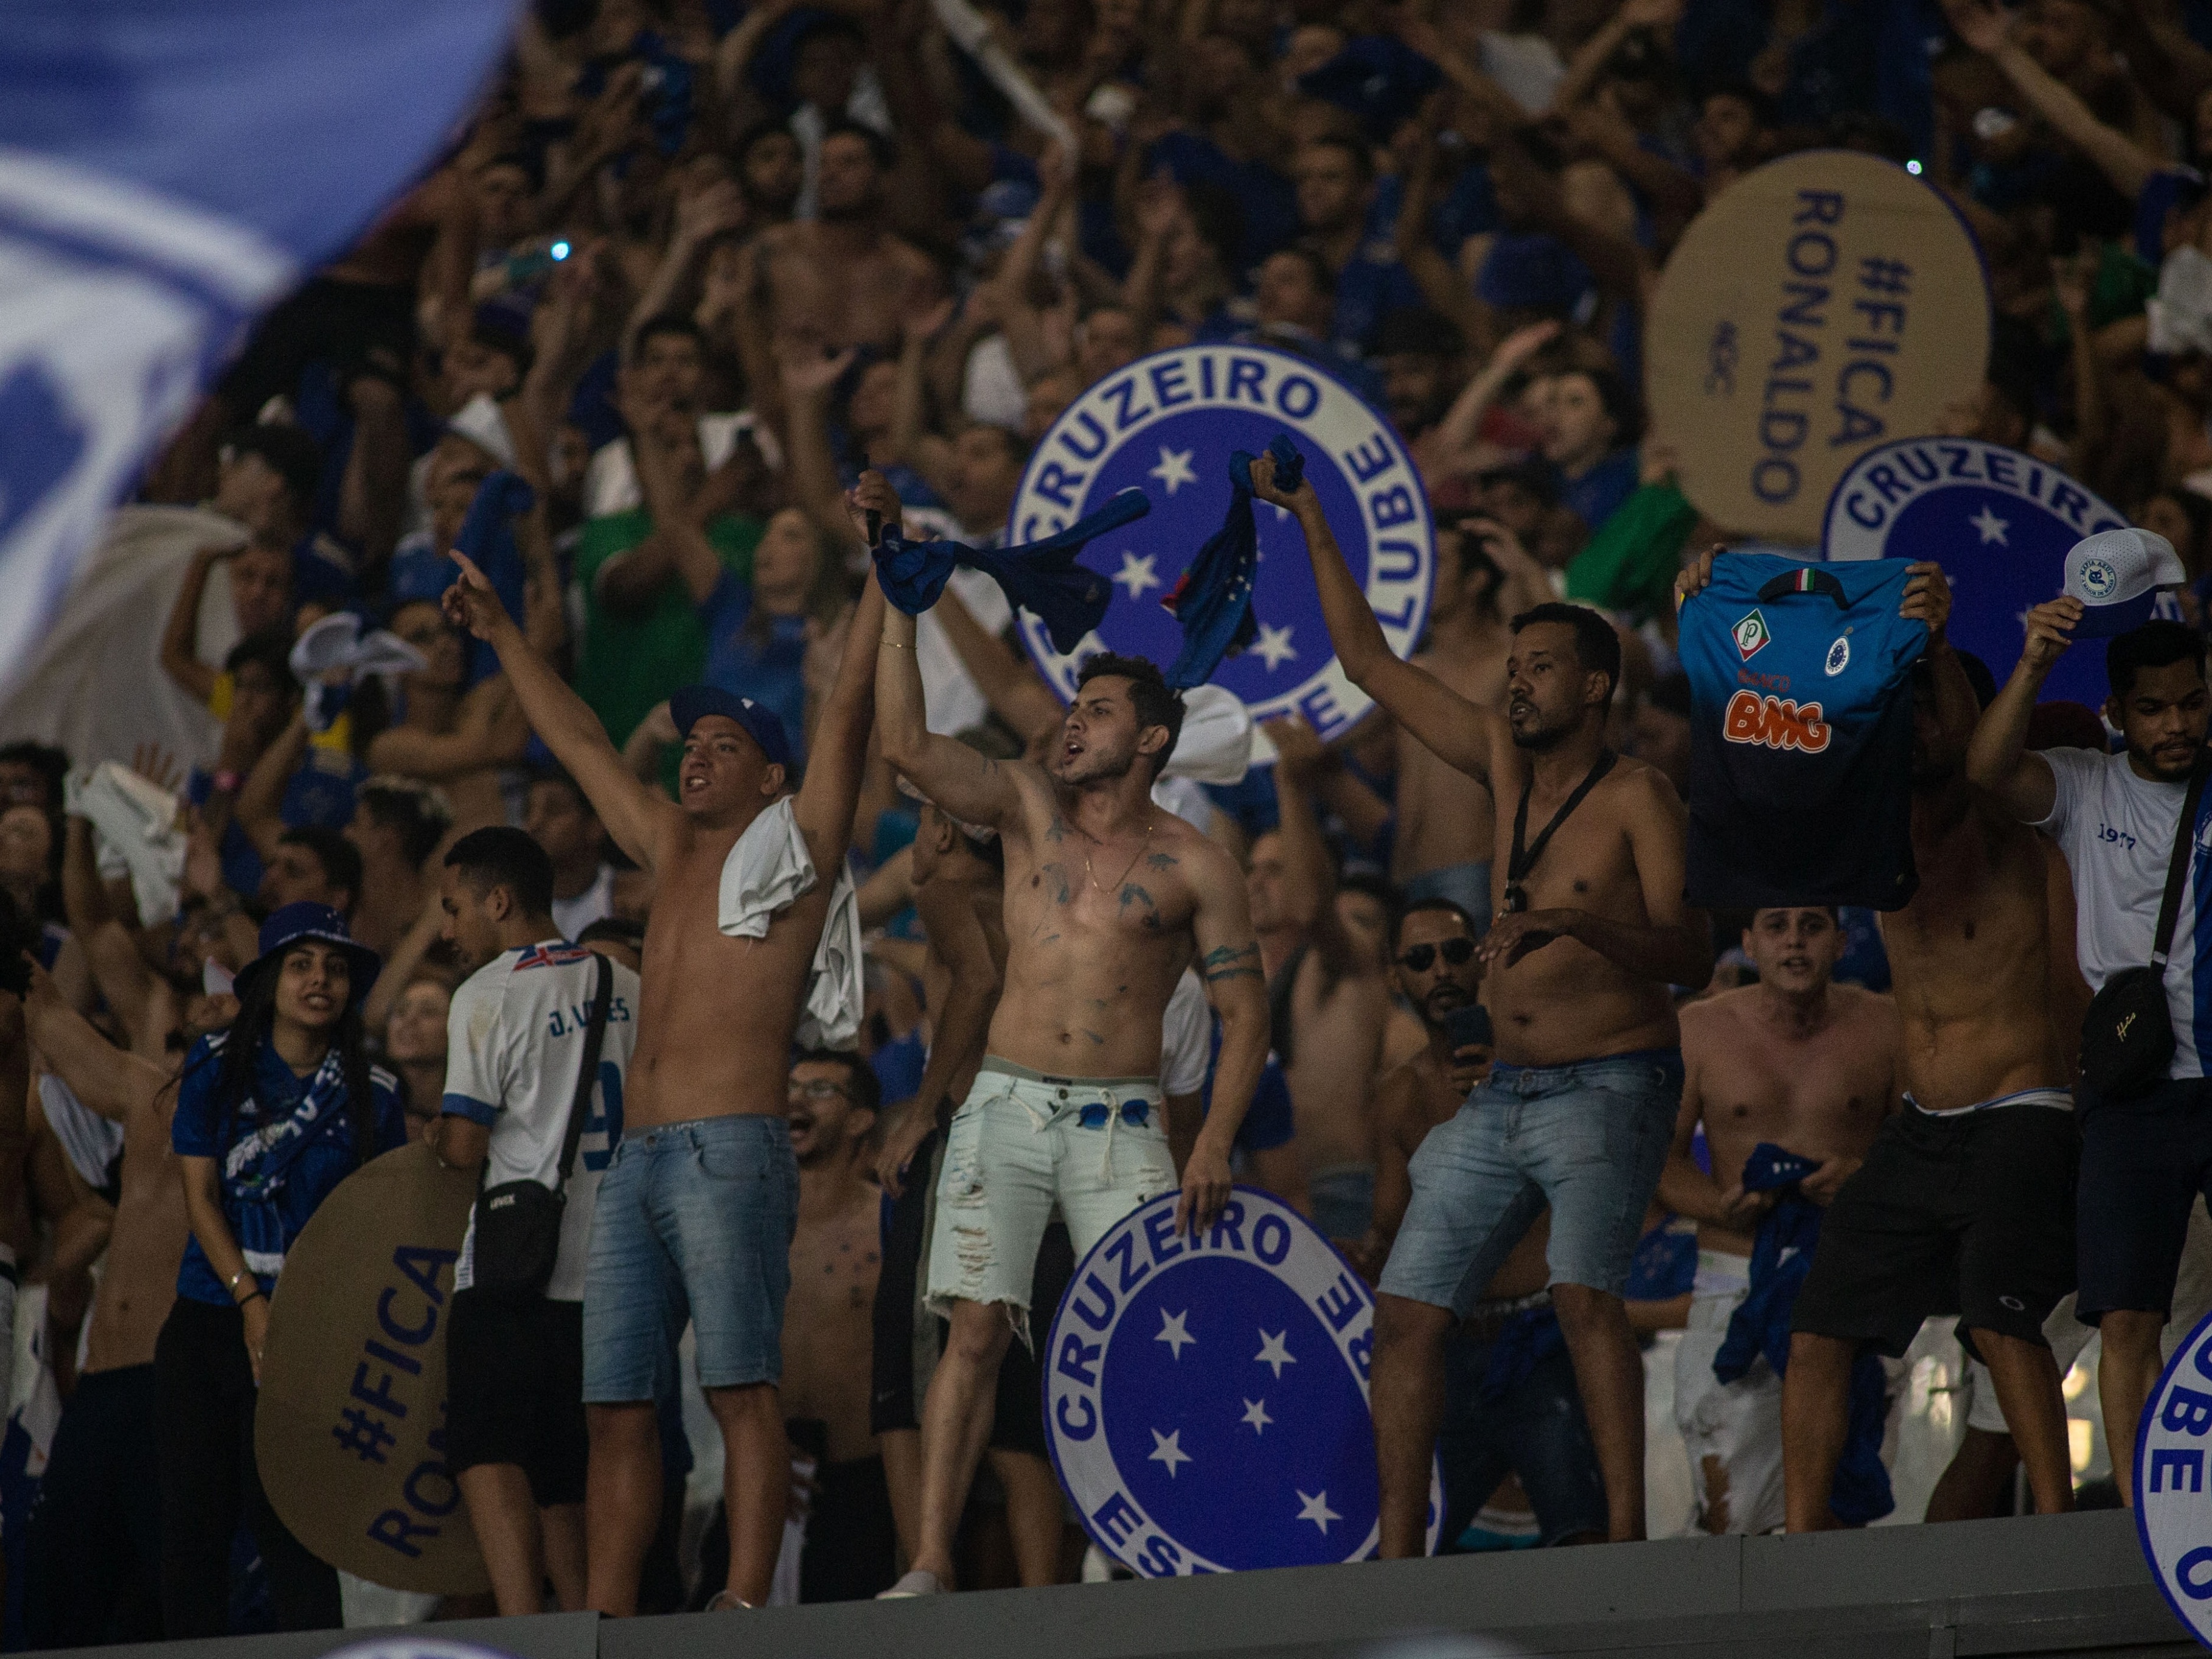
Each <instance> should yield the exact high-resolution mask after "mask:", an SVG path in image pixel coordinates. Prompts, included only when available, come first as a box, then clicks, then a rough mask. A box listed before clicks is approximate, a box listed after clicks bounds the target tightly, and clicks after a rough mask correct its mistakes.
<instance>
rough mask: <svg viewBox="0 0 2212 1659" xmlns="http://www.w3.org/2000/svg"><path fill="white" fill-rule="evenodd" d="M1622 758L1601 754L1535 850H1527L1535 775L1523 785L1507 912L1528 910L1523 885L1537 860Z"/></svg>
mask: <svg viewBox="0 0 2212 1659" xmlns="http://www.w3.org/2000/svg"><path fill="white" fill-rule="evenodd" d="M1618 759H1620V757H1619V756H1618V755H1615V754H1614V753H1613V750H1610V749H1601V750H1598V756H1597V759H1596V760H1595V761H1593V762H1592V763H1590V769H1589V775H1588V776H1586V777H1584V778H1583V781H1581V782H1580V783H1578V784H1577V785H1576V786H1575V792H1574V793H1572V794H1571V795H1569V796H1568V797H1567V799H1566V800H1565V802H1564V803H1562V804H1561V805H1560V807H1559V811H1556V812H1554V813H1553V814H1552V821H1551V822H1550V823H1547V824H1546V825H1545V826H1544V828H1543V831H1542V833H1541V834H1540V835H1539V836H1537V837H1536V844H1535V845H1534V847H1528V846H1524V844H1523V843H1524V842H1525V840H1526V838H1527V836H1528V797H1529V794H1530V793H1532V792H1533V791H1534V789H1535V787H1536V780H1535V778H1534V775H1530V776H1529V777H1528V779H1526V780H1525V781H1523V782H1522V785H1521V807H1520V810H1519V811H1516V812H1515V813H1514V815H1513V856H1512V857H1511V858H1510V859H1509V860H1507V861H1506V865H1505V908H1506V909H1507V910H1508V911H1519V910H1525V909H1527V908H1528V889H1527V888H1525V887H1523V886H1522V881H1523V880H1525V879H1526V878H1527V877H1528V872H1530V871H1531V870H1533V869H1534V868H1535V867H1536V860H1538V859H1541V858H1542V857H1543V856H1544V849H1545V848H1547V847H1548V846H1550V845H1551V844H1552V836H1553V832H1554V831H1555V830H1557V829H1559V826H1560V825H1561V824H1563V823H1565V822H1566V821H1567V817H1568V815H1569V814H1570V813H1571V812H1572V811H1574V810H1575V808H1577V806H1580V805H1582V804H1583V796H1585V795H1587V794H1589V792H1590V791H1591V790H1593V789H1595V788H1596V787H1598V785H1599V784H1600V783H1601V782H1602V781H1604V778H1605V775H1606V774H1607V773H1608V772H1610V771H1612V770H1613V762H1614V761H1616V760H1618Z"/></svg>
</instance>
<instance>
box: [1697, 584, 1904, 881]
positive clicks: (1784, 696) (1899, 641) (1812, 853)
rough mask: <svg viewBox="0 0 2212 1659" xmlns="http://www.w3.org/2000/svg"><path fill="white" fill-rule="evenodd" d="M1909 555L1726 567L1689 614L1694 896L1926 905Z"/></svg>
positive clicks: (1699, 597)
mask: <svg viewBox="0 0 2212 1659" xmlns="http://www.w3.org/2000/svg"><path fill="white" fill-rule="evenodd" d="M1908 568H1909V567H1908V565H1907V564H1906V563H1905V561H1903V560H1899V559H1881V560H1868V561H1861V562H1849V563H1841V564H1800V563H1799V562H1796V560H1794V559H1784V558H1779V557H1777V556H1774V555H1772V554H1765V553H1732V554H1729V555H1728V556H1725V557H1723V558H1720V559H1717V560H1716V561H1714V563H1713V578H1712V582H1711V586H1708V587H1706V588H1705V591H1704V592H1700V593H1699V594H1697V595H1696V596H1695V597H1693V598H1692V599H1691V600H1690V601H1689V602H1688V603H1687V604H1686V605H1684V606H1683V607H1682V615H1681V655H1682V665H1683V667H1684V668H1685V669H1686V671H1688V673H1689V676H1690V722H1691V724H1690V849H1689V898H1690V902H1691V903H1692V904H1694V905H1697V906H1699V907H1700V908H1706V909H1723V908H1757V907H1759V906H1761V905H1776V904H1862V905H1866V906H1868V907H1869V908H1873V909H1876V910H1894V909H1897V908H1900V907H1901V906H1903V905H1904V904H1905V902H1907V901H1909V900H1910V899H1911V897H1912V894H1913V890H1914V889H1915V888H1916V887H1917V886H1918V885H1919V879H1920V878H1919V877H1918V875H1917V873H1916V872H1915V871H1914V869H1913V867H1912V823H1911V818H1912V796H1911V789H1912V690H1911V668H1912V665H1913V663H1914V662H1915V661H1916V660H1917V659H1918V658H1919V656H1920V653H1921V652H1922V651H1923V648H1925V647H1926V645H1927V642H1928V629H1927V625H1926V624H1925V623H1918V622H1907V621H1905V620H1904V619H1903V618H1902V617H1899V615H1898V614H1897V609H1898V605H1899V603H1900V602H1901V601H1902V599H1903V597H1904V592H1905V574H1906V571H1907V569H1908Z"/></svg>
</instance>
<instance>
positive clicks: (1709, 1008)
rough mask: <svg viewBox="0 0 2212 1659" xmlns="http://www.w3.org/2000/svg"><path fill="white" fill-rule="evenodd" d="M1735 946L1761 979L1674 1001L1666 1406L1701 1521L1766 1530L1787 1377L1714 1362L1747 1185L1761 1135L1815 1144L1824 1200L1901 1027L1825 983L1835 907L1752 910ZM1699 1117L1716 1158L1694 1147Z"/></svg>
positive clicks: (1738, 1258)
mask: <svg viewBox="0 0 2212 1659" xmlns="http://www.w3.org/2000/svg"><path fill="white" fill-rule="evenodd" d="M1743 948H1744V951H1745V953H1746V954H1747V956H1749V957H1750V958H1751V960H1752V964H1753V966H1754V967H1756V968H1757V969H1759V981H1758V983H1757V984H1754V985H1747V986H1745V987H1743V988H1742V989H1741V990H1736V991H1729V992H1724V993H1723V994H1721V995H1719V996H1717V997H1714V998H1712V999H1711V1000H1709V1001H1705V1002H1693V1003H1692V1004H1691V1005H1690V1006H1688V1007H1686V1008H1685V1009H1683V1010H1682V1074H1683V1080H1682V1111H1681V1115H1680V1116H1679V1117H1677V1118H1676V1119H1675V1120H1674V1148H1673V1150H1672V1151H1671V1152H1669V1153H1668V1158H1667V1168H1666V1170H1664V1171H1663V1172H1662V1174H1661V1176H1660V1177H1659V1200H1660V1202H1661V1203H1662V1204H1664V1205H1665V1206H1667V1207H1668V1209H1670V1210H1672V1211H1674V1212H1675V1213H1676V1214H1677V1215H1686V1216H1688V1217H1689V1218H1691V1219H1692V1220H1693V1221H1695V1222H1696V1223H1697V1224H1698V1278H1697V1283H1696V1285H1695V1286H1694V1288H1693V1289H1692V1293H1691V1300H1690V1322H1689V1327H1688V1328H1687V1330H1686V1331H1685V1332H1684V1334H1683V1336H1682V1341H1681V1346H1679V1347H1678V1348H1676V1349H1675V1351H1674V1421H1675V1424H1676V1426H1678V1427H1679V1428H1680V1430H1681V1431H1682V1441H1683V1443H1684V1444H1685V1445H1686V1446H1687V1447H1688V1448H1689V1453H1690V1478H1691V1484H1692V1486H1694V1487H1695V1489H1696V1492H1697V1504H1698V1524H1699V1526H1700V1527H1702V1528H1704V1529H1705V1531H1707V1532H1709V1533H1729V1532H1735V1533H1767V1532H1771V1531H1773V1530H1774V1529H1775V1528H1777V1527H1779V1526H1780V1525H1781V1524H1782V1517H1783V1510H1782V1379H1781V1378H1780V1377H1778V1376H1776V1375H1775V1374H1774V1372H1773V1370H1772V1369H1771V1367H1770V1366H1769V1365H1768V1364H1766V1362H1765V1360H1764V1359H1754V1360H1753V1362H1752V1369H1751V1370H1749V1371H1748V1372H1747V1373H1746V1374H1745V1375H1744V1376H1740V1377H1738V1378H1737V1379H1736V1380H1735V1382H1733V1383H1723V1382H1722V1381H1721V1380H1720V1379H1719V1378H1718V1377H1717V1376H1714V1375H1713V1357H1714V1355H1715V1354H1717V1353H1718V1352H1720V1347H1721V1343H1722V1341H1723V1339H1725V1338H1726V1336H1727V1335H1728V1328H1729V1320H1730V1319H1731V1318H1732V1317H1734V1316H1735V1310H1736V1309H1737V1308H1739V1307H1740V1306H1741V1305H1742V1304H1743V1301H1744V1298H1745V1297H1747V1295H1749V1294H1750V1290H1751V1252H1752V1245H1753V1237H1754V1235H1755V1234H1756V1233H1757V1231H1758V1229H1759V1218H1760V1217H1761V1216H1763V1215H1764V1214H1765V1212H1766V1211H1767V1209H1768V1208H1769V1207H1770V1205H1771V1196H1772V1195H1771V1194H1765V1193H1747V1192H1745V1191H1744V1189H1743V1166H1744V1160H1745V1159H1746V1158H1749V1157H1750V1156H1751V1152H1752V1149H1753V1147H1754V1146H1759V1144H1760V1143H1761V1142H1768V1143H1771V1144H1772V1145H1774V1146H1779V1147H1781V1148H1782V1149H1783V1150H1784V1152H1795V1153H1796V1154H1797V1155H1798V1156H1799V1157H1800V1158H1812V1159H1814V1160H1815V1161H1816V1162H1817V1163H1818V1164H1820V1167H1819V1168H1818V1169H1816V1170H1814V1171H1813V1173H1812V1174H1810V1175H1808V1176H1806V1177H1805V1179H1804V1180H1803V1181H1802V1182H1801V1183H1799V1188H1798V1190H1799V1191H1801V1192H1802V1193H1803V1194H1804V1195H1805V1196H1806V1197H1807V1198H1809V1199H1811V1200H1813V1201H1814V1203H1816V1204H1829V1203H1832V1202H1833V1201H1834V1200H1835V1196H1836V1189H1837V1188H1839V1187H1841V1186H1842V1185H1843V1183H1844V1177H1845V1176H1849V1175H1850V1173H1851V1172H1852V1171H1853V1170H1857V1168H1858V1167H1859V1165H1860V1164H1862V1163H1863V1161H1864V1160H1865V1158H1866V1154H1867V1149H1868V1148H1869V1147H1870V1146H1872V1145H1873V1144H1874V1137H1875V1131H1876V1130H1877V1129H1879V1128H1880V1127H1881V1124H1882V1121H1883V1120H1884V1119H1886V1118H1887V1116H1888V1115H1890V1113H1892V1112H1893V1111H1894V1110H1895V1109H1897V1094H1898V1088H1899V1083H1898V1066H1899V1052H1898V1050H1899V1030H1898V1023H1897V1008H1896V1005H1895V1004H1894V1003H1893V1002H1892V1001H1891V1000H1890V999H1889V998H1887V997H1886V996H1876V995H1875V994H1873V993H1872V992H1869V991H1863V990H1861V989H1860V988H1859V987H1857V986H1854V985H1832V984H1830V983H1829V982H1828V976H1829V975H1831V974H1832V973H1833V972H1834V971H1835V967H1836V960H1837V958H1838V957H1840V956H1841V955H1842V954H1843V948H1844V933H1843V929H1842V928H1840V927H1838V926H1837V925H1836V915H1835V912H1834V911H1832V910H1831V909H1828V908H1825V907H1823V906H1820V905H1802V906H1796V907H1793V908H1772V909H1765V910H1759V911H1754V912H1753V915H1752V919H1751V926H1750V927H1747V928H1745V929H1744V933H1743ZM1700 1123H1702V1124H1704V1126H1705V1146H1706V1149H1707V1151H1708V1152H1710V1153H1711V1158H1712V1173H1711V1175H1707V1174H1706V1173H1705V1171H1704V1170H1700V1169H1699V1167H1698V1165H1697V1163H1696V1161H1695V1160H1694V1159H1693V1158H1692V1156H1691V1152H1690V1147H1691V1141H1692V1138H1693V1137H1694V1135H1695V1134H1696V1133H1697V1129H1698V1126H1699V1124H1700Z"/></svg>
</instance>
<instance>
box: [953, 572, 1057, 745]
mask: <svg viewBox="0 0 2212 1659" xmlns="http://www.w3.org/2000/svg"><path fill="white" fill-rule="evenodd" d="M937 621H938V625H939V627H941V628H943V629H945V639H946V641H949V642H950V643H951V647H952V651H953V654H954V655H956V656H957V657H958V658H959V659H960V665H961V666H962V667H963V668H965V669H966V670H967V671H968V678H970V679H972V680H974V681H975V689H976V690H979V691H981V693H982V694H983V701H984V702H987V703H988V704H990V705H991V712H992V713H993V714H996V715H997V716H998V717H999V718H1000V720H1004V721H1006V724H1007V725H1008V726H1012V727H1013V729H1014V730H1015V731H1016V732H1019V733H1020V734H1021V738H1022V741H1023V743H1024V744H1028V743H1029V741H1030V739H1031V738H1035V737H1036V734H1037V733H1038V732H1041V731H1042V730H1044V729H1045V728H1046V727H1047V726H1057V725H1059V724H1060V718H1061V714H1062V710H1061V708H1060V699H1059V698H1058V697H1055V696H1053V694H1052V688H1051V687H1050V686H1048V685H1047V684H1045V683H1044V682H1043V681H1042V680H1041V679H1039V678H1037V672H1036V669H1034V668H1032V667H1030V665H1029V663H1028V662H1027V661H1026V660H1025V659H1023V658H1021V657H1019V656H1018V655H1016V654H1015V653H1014V650H1013V647H1011V646H1009V645H1008V644H1007V643H1006V641H1004V640H1002V639H1000V637H999V636H998V635H995V634H993V633H990V632H988V631H987V630H986V629H985V628H984V627H983V624H982V623H979V622H977V621H976V620H975V612H974V611H970V610H969V608H968V607H967V605H965V604H963V602H962V600H961V598H960V596H959V595H958V594H957V593H956V592H953V591H952V590H951V588H950V587H948V588H946V589H945V592H943V593H942V594H941V595H940V596H939V599H938V601H937Z"/></svg>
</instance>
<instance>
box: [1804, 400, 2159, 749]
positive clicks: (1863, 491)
mask: <svg viewBox="0 0 2212 1659" xmlns="http://www.w3.org/2000/svg"><path fill="white" fill-rule="evenodd" d="M2127 521H2128V519H2127V514H2125V513H2122V512H2121V511H2120V510H2119V509H2118V507H2114V506H2112V504H2111V503H2110V502H2108V501H2101V500H2100V499H2099V498H2098V497H2097V496H2096V495H2093V494H2091V493H2090V492H2089V491H2088V490H2087V489H2084V488H2083V487H2082V486H2081V484H2079V483H2075V481H2074V480H2073V479H2072V478H2069V477H2067V476H2066V474H2065V473H2063V472H2061V471H2059V470H2058V469H2057V467H2055V466H2052V465H2051V464H2050V463H2049V462H2047V461H2041V460H2038V459H2036V458H2035V457H2034V456H2033V455H2024V454H2022V453H2021V452H2020V451H2018V450H2016V449H2007V448H2005V447H2003V446H2002V445H2000V444H1991V443H1983V442H1981V441H1978V440H1977V439H1973V438H1908V439H1905V440H1903V441H1899V442H1897V443H1893V444H1884V445H1882V446H1881V447H1880V448H1878V449H1871V450H1869V451H1868V452H1867V453H1865V454H1863V455H1862V456H1861V457H1859V459H1858V460H1857V462H1856V463H1854V464H1853V465H1852V466H1851V468H1850V471H1847V472H1846V473H1844V476H1843V477H1841V478H1839V479H1838V480H1837V483H1836V488H1835V493H1834V494H1833V495H1831V496H1830V497H1829V499H1828V511H1827V516H1826V523H1825V525H1824V526H1822V529H1821V532H1820V547H1821V551H1822V553H1823V554H1824V555H1825V556H1826V557H1828V558H1830V559H1838V560H1840V559H1932V560H1934V561H1935V562H1936V563H1937V564H1940V565H1942V567H1943V574H1944V576H1945V577H1946V578H1947V579H1948V580H1949V582H1950V584H1951V622H1950V627H1949V633H1950V637H1951V642H1952V643H1953V644H1954V645H1955V646H1957V647H1959V648H1960V650H1962V651H1971V652H1972V653H1974V654H1975V655H1976V656H1978V657H1979V658H1980V659H1982V660H1983V661H1984V662H1985V663H1987V664H1988V665H1989V668H1990V672H1991V673H1992V674H1995V675H1996V678H1997V684H1999V685H2002V684H2004V682H2005V678H2006V677H2007V676H2008V675H2009V674H2010V673H2011V672H2012V671H2013V665H2015V663H2017V662H2018V661H2019V660H2020V653H2021V646H2022V645H2023V644H2024V643H2025V642H2026V641H2027V622H2026V617H2027V613H2028V611H2030V610H2032V609H2033V607H2035V606H2036V605H2041V604H2042V603H2043V602H2044V601H2045V600H2046V599H2057V597H2058V595H2059V593H2060V592H2062V591H2063V589H2064V586H2065V582H2066V569H2065V565H2066V551H2067V550H2068V549H2069V548H2070V547H2072V546H2073V545H2074V544H2075V543H2076V542H2078V541H2080V540H2081V539H2082V538H2084V537H2086V536H2091V535H2094V534H2095V533H2096V532H2098V531H2100V530H2112V529H2117V528H2118V527H2119V526H2122V525H2124V524H2126V523H2127ZM2160 607H2161V609H2160V615H2168V616H2174V617H2179V615H2180V614H2181V609H2180V605H2179V602H2178V601H2176V600H2175V599H2173V598H2172V596H2171V595H2170V594H2169V595H2167V596H2166V597H2165V598H2164V599H2161V600H2160ZM2105 694H2106V682H2105V653H2104V652H2103V650H2102V649H2101V648H2100V642H2099V641H2086V642H2084V643H2082V644H2081V645H2078V646H2076V647H2075V648H2074V649H2072V650H2070V651H2069V652H2068V653H2066V654H2065V655H2064V656H2063V657H2061V658H2059V659H2058V663H2057V666H2056V667H2055V668H2053V669H2052V670H2051V678H2049V679H2047V680H2045V682H2044V687H2043V691H2042V693H2041V697H2042V700H2043V701H2045V702H2050V701H2051V700H2052V699H2053V698H2068V699H2070V700H2072V701H2073V702H2081V703H2087V705H2088V706H2089V707H2090V708H2101V707H2103V705H2104V702H2105Z"/></svg>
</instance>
